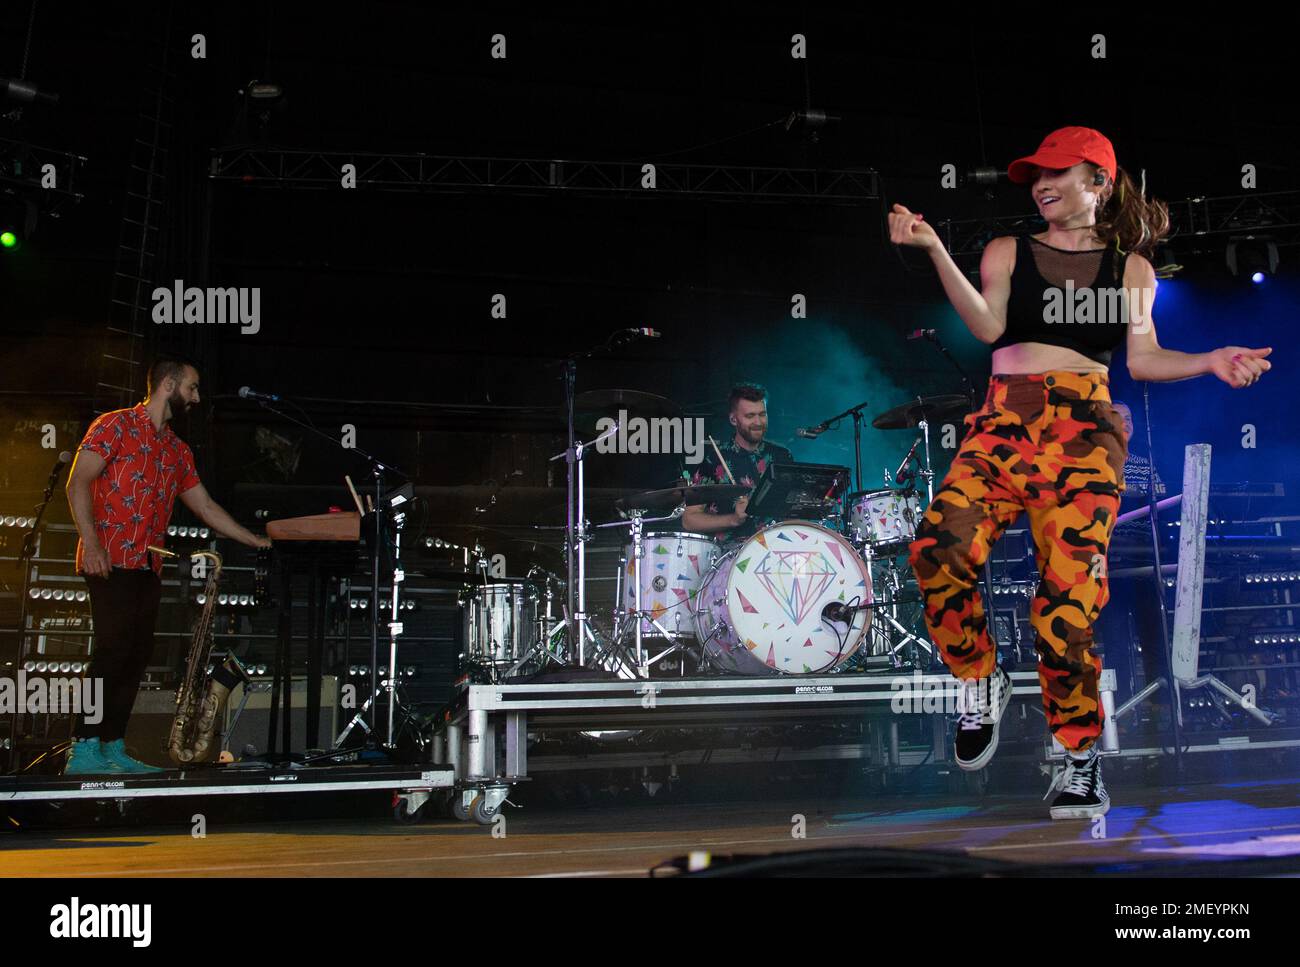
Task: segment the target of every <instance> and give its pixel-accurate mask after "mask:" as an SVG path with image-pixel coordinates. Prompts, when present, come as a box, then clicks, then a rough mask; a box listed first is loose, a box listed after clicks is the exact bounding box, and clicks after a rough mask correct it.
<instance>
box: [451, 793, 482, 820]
mask: <svg viewBox="0 0 1300 967" xmlns="http://www.w3.org/2000/svg"><path fill="white" fill-rule="evenodd" d="M475 801H476V802H477V800H475ZM451 818H452V819H458V820H460V821H461V822H462V823H464V822H468V821H469V810H468V809H466V808H465V800H464V799H462V798H461V795H460V793H456V795H454V796H452V798H451Z"/></svg>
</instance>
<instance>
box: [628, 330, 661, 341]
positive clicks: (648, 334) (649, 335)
mask: <svg viewBox="0 0 1300 967" xmlns="http://www.w3.org/2000/svg"><path fill="white" fill-rule="evenodd" d="M623 331H624V332H626V333H630V334H631V335H633V336H641V337H643V338H645V339H658V338H659V337H660V336H662V335H663V333H662V332H660V331H659V330H658V329H650V328H648V327H642V328H640V329H624V330H623Z"/></svg>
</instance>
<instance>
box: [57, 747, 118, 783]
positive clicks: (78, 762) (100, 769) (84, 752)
mask: <svg viewBox="0 0 1300 967" xmlns="http://www.w3.org/2000/svg"><path fill="white" fill-rule="evenodd" d="M121 771H122V767H121V766H119V765H118V764H117V763H116V762H110V761H109V760H108V759H106V758H104V752H103V749H102V748H100V742H99V739H73V740H72V748H71V750H70V752H69V754H68V763H67V765H65V766H64V767H63V774H64V775H65V776H102V775H105V774H110V773H116V772H121Z"/></svg>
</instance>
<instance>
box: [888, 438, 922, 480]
mask: <svg viewBox="0 0 1300 967" xmlns="http://www.w3.org/2000/svg"><path fill="white" fill-rule="evenodd" d="M920 445H921V438H920V437H917V438H916V442H914V443H913V444H912V449H910V450H908V451H907V456H905V457H904V458H903V462H902V463H900V464H899V465H898V469H897V470H895V471H894V479H895V480H897V479H898V477H899V476H900V475H902V473H903V468H904V467H906V466H907V464H908V462H909V461H910V460H911V459H912V454H914V453H916V448H917V447H919V446H920Z"/></svg>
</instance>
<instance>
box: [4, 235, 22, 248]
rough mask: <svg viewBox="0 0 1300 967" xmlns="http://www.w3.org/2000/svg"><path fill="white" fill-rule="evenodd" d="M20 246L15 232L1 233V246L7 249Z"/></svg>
mask: <svg viewBox="0 0 1300 967" xmlns="http://www.w3.org/2000/svg"><path fill="white" fill-rule="evenodd" d="M17 244H18V236H16V235H15V234H14V233H13V232H0V245H3V246H4V247H5V248H13V247H14V246H15V245H17Z"/></svg>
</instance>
